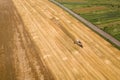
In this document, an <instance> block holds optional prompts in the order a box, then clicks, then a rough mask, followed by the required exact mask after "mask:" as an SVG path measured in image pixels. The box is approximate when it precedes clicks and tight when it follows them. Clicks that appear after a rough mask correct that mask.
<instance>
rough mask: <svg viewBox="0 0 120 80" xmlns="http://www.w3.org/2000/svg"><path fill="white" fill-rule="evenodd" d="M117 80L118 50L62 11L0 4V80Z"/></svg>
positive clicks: (32, 3)
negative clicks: (76, 42) (75, 42)
mask: <svg viewBox="0 0 120 80" xmlns="http://www.w3.org/2000/svg"><path fill="white" fill-rule="evenodd" d="M76 39H79V40H80V41H81V42H82V44H83V48H80V47H79V46H77V45H75V44H74V43H73V41H74V40H76ZM119 79H120V50H118V49H116V48H114V47H113V46H112V45H111V44H110V43H108V42H107V41H105V40H104V39H103V38H101V37H100V36H99V35H97V34H96V33H94V32H93V31H92V30H90V29H89V28H87V27H86V26H85V25H83V24H82V23H80V22H79V21H77V20H76V19H75V18H73V17H72V16H70V15H69V14H68V13H66V12H65V11H64V10H62V9H61V8H59V7H57V6H56V5H54V4H52V3H51V2H49V1H48V0H0V80H119Z"/></svg>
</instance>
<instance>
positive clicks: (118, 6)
mask: <svg viewBox="0 0 120 80" xmlns="http://www.w3.org/2000/svg"><path fill="white" fill-rule="evenodd" d="M56 1H58V2H59V3H61V4H63V5H64V6H65V7H67V8H69V9H71V10H72V11H73V12H75V13H77V14H78V15H80V16H82V17H84V18H85V19H87V20H88V21H90V22H92V23H93V24H95V25H96V26H98V27H99V28H100V29H102V30H104V31H105V32H107V33H109V34H110V35H112V36H113V37H115V38H116V39H118V40H119V41H120V1H119V0H56Z"/></svg>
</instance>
